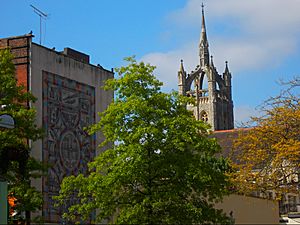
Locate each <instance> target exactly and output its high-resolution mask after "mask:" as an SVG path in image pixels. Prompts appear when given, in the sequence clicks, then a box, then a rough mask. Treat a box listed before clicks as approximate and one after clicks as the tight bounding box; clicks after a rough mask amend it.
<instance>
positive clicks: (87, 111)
mask: <svg viewBox="0 0 300 225" xmlns="http://www.w3.org/2000/svg"><path fill="white" fill-rule="evenodd" d="M94 122H95V89H94V87H91V86H89V85H86V84H82V83H79V82H77V81H74V80H71V79H68V78H65V77H62V76H59V75H56V74H52V73H49V72H46V71H43V127H44V129H45V132H46V135H45V138H44V139H43V161H44V162H46V163H48V164H49V165H50V167H49V169H48V174H47V177H46V178H44V180H43V193H44V205H43V217H44V219H45V221H46V222H62V220H61V214H62V212H63V211H64V208H63V207H61V208H58V207H55V206H54V201H53V199H52V197H53V196H54V195H57V194H58V191H59V187H60V183H61V181H62V179H63V178H64V177H65V176H69V175H77V174H78V173H83V174H85V173H87V163H88V162H89V161H91V160H92V158H93V157H94V156H95V147H96V143H95V137H94V136H89V135H88V134H87V133H86V132H85V131H84V127H87V126H89V125H90V124H93V123H94ZM69 201H75V199H72V200H69ZM67 206H68V200H67V199H66V206H65V207H67Z"/></svg>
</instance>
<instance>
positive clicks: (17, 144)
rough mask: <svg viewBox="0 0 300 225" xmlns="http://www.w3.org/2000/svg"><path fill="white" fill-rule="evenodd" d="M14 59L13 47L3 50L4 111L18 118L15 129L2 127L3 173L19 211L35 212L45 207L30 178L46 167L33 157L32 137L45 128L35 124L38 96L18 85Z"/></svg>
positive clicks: (0, 91)
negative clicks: (32, 106)
mask: <svg viewBox="0 0 300 225" xmlns="http://www.w3.org/2000/svg"><path fill="white" fill-rule="evenodd" d="M12 59H13V56H12V55H11V53H10V51H9V49H6V50H0V106H1V109H0V114H9V115H11V116H12V117H13V118H14V120H15V128H13V129H4V128H0V143H1V145H0V167H1V173H2V174H1V176H2V177H4V178H5V179H7V180H8V184H9V192H10V193H13V195H14V197H16V198H17V210H19V212H24V211H35V210H37V209H39V208H40V207H41V204H42V196H41V193H40V192H38V191H37V190H36V189H35V188H33V187H31V186H30V178H31V177H37V176H38V177H39V176H40V175H41V173H42V170H43V166H42V165H41V163H40V162H38V161H36V160H35V159H33V158H31V157H29V153H30V146H29V140H31V141H35V140H37V139H39V138H41V135H42V130H41V129H39V128H37V127H36V125H35V116H36V111H35V109H33V108H29V106H28V104H29V103H30V102H34V101H35V98H34V96H33V95H32V94H31V93H30V92H27V91H26V90H25V88H24V87H23V86H20V85H18V84H17V80H16V79H15V67H14V64H13V62H12ZM9 159H11V160H9Z"/></svg>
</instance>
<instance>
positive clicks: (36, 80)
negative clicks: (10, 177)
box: [0, 34, 113, 223]
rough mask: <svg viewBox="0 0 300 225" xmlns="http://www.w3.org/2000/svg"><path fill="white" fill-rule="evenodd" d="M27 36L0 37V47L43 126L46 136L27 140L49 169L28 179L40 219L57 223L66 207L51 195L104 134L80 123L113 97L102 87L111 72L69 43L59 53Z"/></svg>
mask: <svg viewBox="0 0 300 225" xmlns="http://www.w3.org/2000/svg"><path fill="white" fill-rule="evenodd" d="M32 38H33V36H32V35H31V34H28V35H23V36H17V37H9V38H3V39H0V48H10V49H11V52H12V54H13V55H14V60H13V62H14V64H15V66H16V78H17V80H18V83H19V84H22V85H24V86H25V88H26V89H27V91H31V92H32V94H33V95H34V96H35V97H36V98H37V99H38V100H37V101H36V102H35V103H33V104H31V103H29V106H30V107H34V108H35V109H36V110H37V121H36V123H37V126H39V127H43V128H44V130H45V136H44V138H43V139H42V140H39V141H37V142H34V143H30V144H31V147H32V150H31V154H32V156H34V157H35V158H37V159H38V160H40V161H42V162H44V163H46V164H48V165H49V168H48V171H47V176H45V177H43V178H41V179H37V180H34V181H32V184H33V185H34V186H36V187H37V188H38V189H39V190H41V191H42V193H43V199H44V205H43V209H42V212H41V216H42V217H43V219H44V220H45V222H48V223H52V222H54V223H60V222H62V218H61V214H62V213H63V211H64V210H65V209H64V207H61V208H58V207H56V206H54V201H53V199H52V197H53V196H55V195H57V194H58V191H59V189H60V183H61V181H62V179H63V178H64V177H66V176H69V175H77V174H79V173H83V174H85V173H87V163H88V162H90V161H91V160H92V159H93V157H94V156H95V155H96V154H97V150H96V147H97V146H98V144H99V143H100V142H101V141H102V140H103V137H102V135H101V134H96V135H93V136H91V135H88V133H87V132H86V131H85V130H84V128H85V127H87V126H89V125H91V124H94V123H96V122H97V121H99V116H98V114H97V113H98V112H102V111H104V110H105V109H106V108H107V106H108V105H109V104H110V102H111V101H112V99H113V92H112V91H104V90H103V88H102V87H103V85H104V83H105V81H106V80H107V79H110V78H113V72H112V71H108V70H105V69H103V68H102V67H101V66H94V65H92V64H90V61H89V56H88V55H86V54H83V53H81V52H78V51H76V50H73V49H71V48H65V49H64V50H63V51H61V52H58V51H55V50H54V49H49V48H46V47H44V46H41V45H38V44H36V43H34V42H32ZM102 150H104V149H102ZM102 150H99V151H102ZM68 201H69V200H66V205H65V207H67V206H68V203H69V202H68ZM70 201H76V200H70Z"/></svg>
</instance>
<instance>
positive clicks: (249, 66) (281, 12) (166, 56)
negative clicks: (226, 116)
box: [141, 0, 300, 121]
mask: <svg viewBox="0 0 300 225" xmlns="http://www.w3.org/2000/svg"><path fill="white" fill-rule="evenodd" d="M201 3H202V0H188V1H187V3H186V5H185V7H183V8H182V9H179V10H177V11H174V12H170V14H169V15H168V16H167V21H168V23H169V25H170V27H172V26H173V27H175V31H174V33H173V36H175V35H178V33H179V34H180V35H181V36H180V37H181V38H182V37H183V36H182V34H183V33H184V34H186V37H188V38H187V39H188V40H190V41H189V43H185V45H183V46H178V47H177V48H176V49H172V50H170V51H166V52H153V53H150V54H147V55H145V56H143V57H142V59H141V60H143V61H146V62H150V63H151V64H153V65H156V66H157V70H156V72H157V74H158V78H159V79H160V80H161V81H163V82H164V87H165V89H166V90H170V89H175V90H177V71H178V69H179V63H180V59H183V60H184V65H185V68H186V71H187V72H190V71H191V70H192V69H193V68H194V67H195V66H196V65H197V64H198V62H199V56H198V41H199V33H198V34H197V35H195V29H196V30H197V31H199V32H200V29H201ZM204 4H205V5H206V7H205V18H206V25H207V31H208V32H207V33H208V41H209V44H210V53H211V54H212V55H213V56H214V64H215V65H216V67H217V69H218V71H219V73H222V72H223V70H224V61H226V60H227V61H229V68H230V70H231V71H233V76H238V74H239V73H240V72H243V71H247V70H259V69H261V68H276V66H278V65H280V63H282V61H283V60H284V59H285V58H286V57H287V56H289V55H290V54H293V53H294V51H296V49H297V48H299V45H300V41H299V40H300V38H299V36H300V29H299V25H300V13H299V8H300V1H299V0H286V1H282V0H263V1H262V0H251V1H241V0H226V1H224V0H210V1H206V2H204ZM227 22H228V23H230V24H228V25H227ZM220 24H221V25H224V26H228V27H229V28H230V29H232V31H233V35H229V34H228V32H227V33H222V32H221V31H220V33H218V36H215V35H214V33H213V32H210V29H211V30H213V29H218V26H220ZM214 26H215V27H214ZM191 29H192V30H193V31H194V32H192V33H194V34H193V35H194V37H193V38H191V35H192V34H191V33H190V32H186V31H187V30H188V31H191ZM217 31H218V30H217ZM215 33H216V32H215ZM170 36H171V34H170V33H169V31H168V37H170ZM252 76H253V77H254V76H258V75H256V74H255V73H254V74H252ZM253 77H252V78H251V79H253ZM235 111H236V121H244V120H245V118H249V115H250V114H251V113H252V112H253V110H252V109H251V108H249V107H246V106H241V107H238V108H236V110H235Z"/></svg>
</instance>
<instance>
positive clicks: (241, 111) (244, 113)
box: [234, 105, 261, 126]
mask: <svg viewBox="0 0 300 225" xmlns="http://www.w3.org/2000/svg"><path fill="white" fill-rule="evenodd" d="M260 115H261V113H260V112H259V111H257V110H256V109H255V108H253V107H251V106H249V105H241V106H238V107H235V108H234V121H235V124H236V126H240V125H242V124H243V123H247V122H249V120H250V117H258V116H260Z"/></svg>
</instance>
